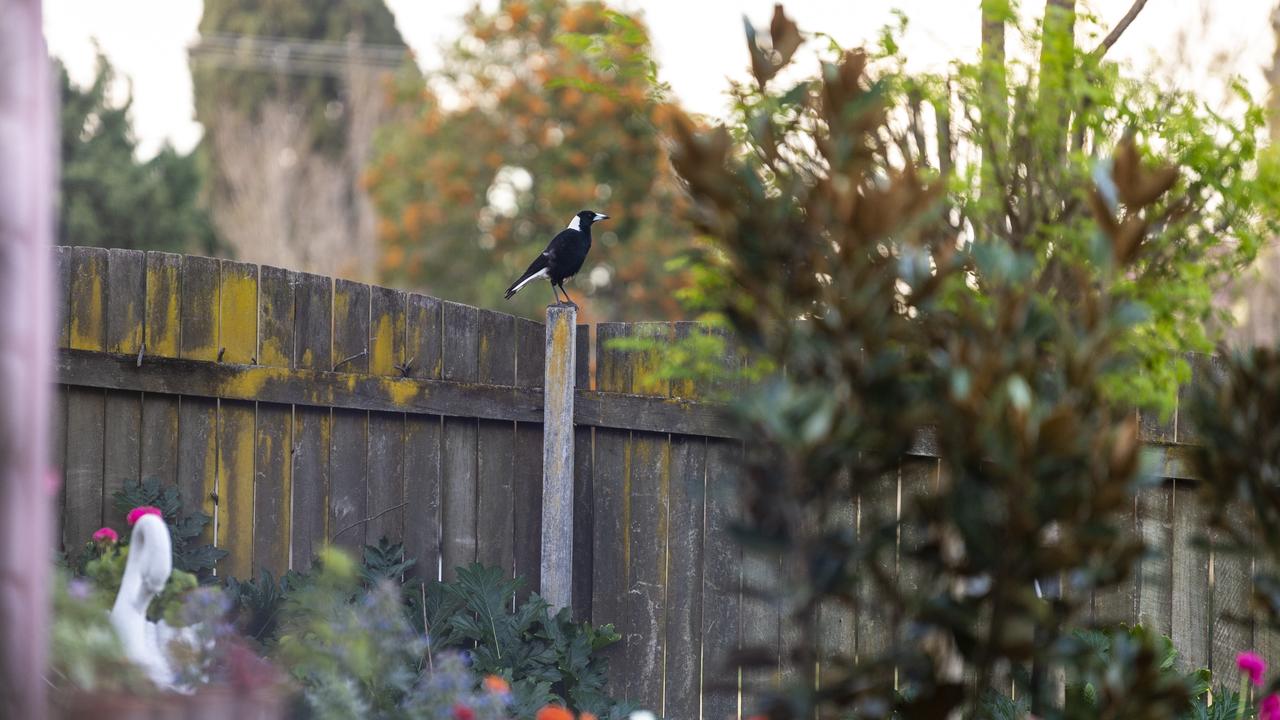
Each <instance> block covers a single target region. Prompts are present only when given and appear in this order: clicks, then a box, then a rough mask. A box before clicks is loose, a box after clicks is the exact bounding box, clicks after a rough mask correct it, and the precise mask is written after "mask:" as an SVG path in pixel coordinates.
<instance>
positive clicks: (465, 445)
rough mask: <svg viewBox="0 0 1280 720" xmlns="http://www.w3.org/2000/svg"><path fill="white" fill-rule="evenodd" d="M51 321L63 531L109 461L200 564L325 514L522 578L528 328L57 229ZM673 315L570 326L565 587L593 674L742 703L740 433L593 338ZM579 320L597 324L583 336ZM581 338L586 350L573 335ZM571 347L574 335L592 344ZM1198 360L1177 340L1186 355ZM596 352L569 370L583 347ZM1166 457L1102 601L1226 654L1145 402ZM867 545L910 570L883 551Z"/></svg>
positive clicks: (536, 429)
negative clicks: (145, 490)
mask: <svg viewBox="0 0 1280 720" xmlns="http://www.w3.org/2000/svg"><path fill="white" fill-rule="evenodd" d="M57 257H58V268H59V271H60V273H61V277H62V283H61V285H60V286H59V287H60V289H61V301H62V302H63V303H64V309H65V312H64V313H63V317H64V318H65V322H64V324H63V326H62V328H61V331H60V338H61V340H60V345H61V348H62V349H61V350H60V355H59V378H58V379H59V383H60V385H59V392H58V395H57V402H58V406H57V408H55V417H56V419H57V423H56V427H55V447H54V453H55V456H56V458H57V462H58V464H59V465H60V466H61V467H62V468H63V470H64V473H63V475H64V483H63V491H62V495H61V510H62V528H63V529H62V541H63V545H64V547H65V548H67V549H69V550H73V551H74V550H75V549H76V548H78V547H80V546H81V544H82V543H83V542H84V541H85V540H86V539H87V538H88V537H89V535H90V534H91V533H92V532H93V531H94V530H95V529H97V528H98V527H99V526H101V525H112V526H114V527H116V528H117V529H122V528H123V525H124V522H123V518H122V517H120V516H119V514H118V513H116V512H115V511H114V510H113V509H112V507H111V502H110V497H111V493H112V492H114V491H115V490H116V489H118V488H120V487H122V486H123V485H124V484H126V483H133V482H138V481H139V480H140V479H144V478H158V479H160V480H162V481H164V482H167V483H176V484H177V485H178V486H179V487H180V488H182V490H183V492H184V495H185V497H186V498H187V499H188V501H189V502H200V503H202V504H203V506H204V509H205V511H206V512H208V513H209V514H210V515H212V516H213V517H214V518H215V523H214V524H213V526H212V527H211V528H210V530H209V540H210V541H212V542H214V543H216V544H217V545H219V546H221V547H224V548H226V549H227V550H228V551H229V553H230V554H229V556H228V557H227V559H226V560H225V561H224V563H223V564H222V566H221V568H220V572H221V573H226V574H230V575H233V576H237V577H244V576H248V575H249V574H251V573H255V574H256V573H257V571H259V570H261V569H267V570H271V571H272V572H273V573H277V574H278V573H280V572H281V571H283V570H285V569H287V568H290V567H293V568H305V567H307V566H308V565H309V563H310V562H311V559H312V557H313V554H314V553H315V551H316V550H317V549H318V548H319V547H320V546H321V544H323V543H324V542H326V541H332V542H335V543H338V544H340V545H346V546H349V547H354V546H358V545H360V544H362V543H365V542H374V541H376V540H377V539H378V538H379V537H381V536H384V535H385V536H387V537H389V538H391V539H394V540H399V541H403V542H404V543H405V545H406V547H407V549H408V552H409V554H410V555H411V556H412V557H414V558H417V560H418V571H419V572H421V573H422V574H423V575H424V576H427V577H438V576H439V575H438V574H443V576H446V577H447V576H450V575H451V574H452V568H454V567H456V566H458V565H460V564H465V563H468V562H472V561H480V562H484V563H487V564H492V565H499V566H501V567H503V568H505V569H507V570H508V572H510V573H512V574H515V575H520V576H523V577H525V578H527V579H528V580H529V587H531V588H537V587H538V581H539V578H538V571H539V561H540V558H539V557H538V555H539V552H540V550H539V547H540V543H539V537H540V532H541V521H540V513H541V507H542V502H541V492H542V484H541V483H542V477H541V476H542V427H541V421H542V396H541V392H540V386H541V383H542V380H543V358H544V355H543V352H544V328H543V326H542V325H541V324H539V323H535V322H532V321H528V320H524V319H521V318H515V317H512V316H509V315H503V314H500V313H496V312H491V311H487V310H480V309H477V308H472V307H467V306H464V305H459V304H455V303H451V302H447V301H441V300H437V299H435V298H430V297H426V296H422V295H418V294H414V293H406V292H401V291H397V290H390V289H387V288H381V287H375V286H370V285H365V284H361V283H356V282H350V281H347V280H341V279H336V280H335V279H330V278H327V277H320V276H316V275H310V274H306V273H298V272H291V271H286V270H281V269H278V268H273V267H266V266H262V267H259V266H257V265H250V264H244V263H237V262H231V261H225V260H213V259H209V258H201V257H191V256H177V255H170V254H164V253H145V254H144V253H140V252H136V251H128V250H109V251H108V250H101V249H93V248H59V249H58V256H57ZM697 331H699V330H698V328H696V326H694V325H693V324H690V323H632V324H623V323H601V324H599V325H597V326H596V327H595V328H594V333H593V332H592V328H589V327H587V326H579V328H578V333H577V340H578V342H577V361H576V362H577V378H576V384H577V387H578V390H577V391H576V396H575V399H574V406H575V412H574V419H575V425H576V429H575V431H574V432H575V448H576V450H575V463H574V464H575V469H574V486H575V499H574V520H573V525H574V527H573V536H574V538H573V556H574V569H573V570H574V572H573V577H574V581H573V588H572V598H573V607H574V611H575V613H576V614H577V615H578V616H579V617H582V618H590V619H592V620H593V621H594V622H596V623H606V622H609V623H614V625H615V626H616V627H617V628H618V629H619V631H620V632H621V633H622V634H623V636H624V640H623V642H622V643H621V644H620V645H619V646H617V647H615V648H614V649H612V650H610V651H609V652H610V653H612V656H611V657H612V659H611V662H612V673H611V683H612V686H613V687H612V689H613V691H614V692H615V693H616V694H617V695H620V696H625V697H627V698H629V699H631V700H633V701H635V702H637V703H639V704H641V705H643V706H645V707H649V708H652V709H654V710H655V711H659V712H660V714H661V715H662V716H664V717H668V718H676V719H678V720H685V719H688V718H699V717H702V718H709V719H715V720H720V719H722V718H726V717H739V716H740V715H742V714H743V711H749V710H750V703H751V700H752V698H751V697H750V696H749V695H746V696H743V697H740V694H739V692H738V690H739V687H740V685H739V672H738V670H737V669H736V668H731V667H726V666H725V665H724V663H723V662H722V659H723V658H725V657H726V656H727V655H728V654H729V652H730V651H732V650H733V649H734V648H736V647H738V646H739V645H741V644H748V645H757V644H767V645H770V646H772V647H776V648H778V663H777V666H776V668H775V669H774V670H772V671H770V672H767V673H763V675H762V676H760V677H755V676H749V677H747V678H746V681H747V684H746V685H743V686H742V687H744V688H747V689H748V690H749V689H750V688H751V687H756V686H757V685H756V683H758V682H765V683H767V682H770V681H777V680H779V679H783V678H786V677H787V676H789V675H790V673H791V671H790V669H789V668H788V667H787V666H786V663H784V662H783V660H782V658H784V657H786V656H787V655H788V648H789V647H791V646H792V645H794V643H795V642H796V639H795V637H794V636H793V635H792V634H791V633H790V632H789V631H788V624H787V623H785V622H782V617H783V616H784V614H785V609H784V608H781V607H779V606H778V605H777V604H775V603H773V602H771V601H769V600H767V599H762V598H761V597H760V596H759V595H757V594H754V593H751V592H743V590H742V589H743V587H744V583H745V585H746V586H747V587H752V586H756V585H761V584H764V585H768V584H770V583H773V582H780V581H782V575H783V569H782V568H780V567H778V566H777V565H776V564H773V563H770V562H766V561H763V560H761V559H760V558H757V557H753V556H751V555H747V556H745V557H744V556H743V554H742V552H741V550H740V549H739V547H738V546H737V545H736V544H735V543H734V542H732V541H731V540H730V539H729V538H728V537H727V536H726V534H725V532H724V527H725V525H726V523H727V522H728V521H729V520H730V519H731V518H732V517H733V516H734V515H735V514H736V512H737V510H736V506H735V504H734V503H735V499H734V497H735V496H734V494H733V493H732V492H730V490H731V488H732V485H733V481H734V475H735V473H736V472H737V464H736V458H737V457H738V456H739V454H740V452H741V440H739V439H735V438H733V437H730V433H729V432H728V430H727V427H726V425H725V424H724V423H723V422H722V421H721V419H720V415H719V413H718V412H717V410H716V408H715V407H712V406H709V405H708V404H705V403H699V402H698V401H697V396H698V391H699V388H697V387H694V386H692V385H690V384H687V383H683V384H678V385H671V386H661V387H654V386H652V385H649V384H646V385H644V386H643V387H642V385H641V383H640V382H639V379H640V378H641V377H643V376H645V370H646V368H645V367H644V362H645V360H644V358H643V356H641V355H637V354H628V353H623V352H619V351H617V350H614V349H613V348H611V347H610V346H609V345H608V341H609V340H610V339H611V338H615V337H624V336H628V335H634V334H639V333H644V334H648V335H655V334H656V335H659V336H675V335H679V334H682V333H689V332H697ZM593 334H594V343H593V342H592V336H593ZM593 347H594V355H593ZM593 359H594V362H592V360H593ZM1209 367H1210V366H1209V365H1207V364H1205V363H1199V364H1197V372H1205V371H1206V370H1207V369H1208V368H1209ZM592 368H594V377H592V373H591V369H592ZM1143 432H1144V436H1145V438H1146V440H1147V441H1148V443H1149V450H1150V451H1151V452H1152V453H1153V456H1154V457H1155V458H1156V460H1157V461H1158V462H1160V463H1161V465H1162V467H1163V473H1162V474H1163V476H1164V479H1163V480H1162V482H1161V483H1160V484H1159V485H1158V486H1155V487H1152V488H1151V489H1149V490H1145V491H1143V492H1142V494H1141V495H1140V496H1139V497H1138V498H1137V500H1136V502H1135V505H1134V508H1133V513H1132V519H1133V532H1135V533H1139V534H1141V535H1142V536H1143V537H1144V538H1145V539H1146V540H1147V541H1148V543H1149V544H1150V545H1151V547H1153V548H1155V552H1154V553H1153V554H1152V555H1151V556H1150V557H1149V558H1147V559H1145V560H1144V561H1143V564H1142V572H1141V573H1139V574H1138V575H1137V576H1136V577H1135V578H1133V580H1132V581H1131V582H1130V583H1129V584H1128V585H1127V586H1126V587H1124V588H1123V589H1122V590H1119V591H1115V592H1111V593H1107V594H1105V595H1101V594H1100V595H1099V596H1098V597H1096V598H1094V600H1093V603H1092V613H1093V615H1094V617H1095V618H1096V619H1099V620H1115V621H1125V622H1135V621H1141V622H1144V623H1147V624H1150V625H1151V626H1153V627H1155V628H1158V629H1159V630H1161V631H1162V632H1164V633H1167V634H1170V635H1171V636H1172V637H1173V638H1174V641H1175V643H1176V644H1177V647H1178V649H1179V650H1180V651H1181V652H1182V653H1183V661H1184V664H1185V665H1186V666H1188V667H1201V666H1210V667H1213V668H1225V667H1230V664H1231V662H1232V659H1233V657H1234V653H1235V652H1236V651H1238V650H1241V649H1246V648H1250V647H1255V648H1258V649H1260V650H1261V651H1262V652H1264V653H1266V654H1267V656H1268V657H1276V656H1280V641H1277V638H1276V637H1274V636H1273V635H1272V634H1271V633H1266V632H1262V631H1261V630H1259V631H1257V632H1255V631H1254V629H1253V628H1251V627H1249V626H1248V625H1241V624H1237V623H1233V622H1229V621H1226V620H1224V618H1227V617H1230V616H1232V615H1235V614H1239V613H1242V612H1243V611H1244V610H1245V609H1246V607H1247V602H1248V595H1249V592H1250V580H1249V577H1250V570H1251V566H1252V561H1251V560H1250V559H1249V558H1242V557H1240V556H1236V555H1227V554H1223V553H1215V552H1213V550H1212V549H1209V550H1203V549H1199V548H1197V547H1195V546H1193V545H1192V543H1191V539H1192V537H1193V536H1194V535H1195V534H1196V533H1197V532H1198V531H1199V530H1200V528H1201V527H1202V524H1203V518H1202V516H1201V515H1200V514H1199V513H1200V511H1199V508H1198V506H1197V504H1196V503H1195V502H1192V501H1191V500H1190V493H1191V491H1192V486H1193V484H1194V482H1195V481H1194V478H1192V477H1191V476H1190V473H1189V472H1188V470H1187V463H1186V462H1185V461H1184V459H1185V451H1186V447H1185V446H1186V444H1187V443H1192V442H1194V440H1195V437H1194V431H1193V429H1191V428H1189V427H1187V425H1186V423H1185V421H1183V420H1182V418H1181V416H1180V415H1179V416H1175V417H1174V418H1173V419H1172V420H1171V421H1170V422H1169V423H1165V424H1161V423H1159V422H1156V421H1153V420H1151V419H1148V418H1143ZM939 471H940V465H939V462H938V459H937V457H936V453H935V452H934V451H933V450H932V449H931V447H930V443H928V442H927V438H926V439H925V441H922V442H920V443H918V446H917V448H916V449H915V450H914V451H913V454H912V455H911V456H909V457H907V458H904V460H903V462H902V464H901V466H900V468H899V470H898V472H897V473H895V474H892V475H891V476H889V477H886V478H884V479H883V482H881V483H880V484H879V486H878V487H877V488H876V490H875V491H874V492H872V493H870V494H869V495H868V496H864V497H861V498H858V499H857V500H856V501H854V502H852V503H850V504H849V506H848V507H847V508H845V517H846V519H847V521H848V522H849V523H850V524H851V525H853V526H854V527H855V528H856V527H857V526H858V524H859V518H860V517H862V516H863V515H865V513H867V512H870V511H873V510H874V511H876V512H887V513H889V514H893V513H895V512H897V511H898V510H897V509H898V508H900V507H902V505H903V504H904V503H906V502H909V501H910V497H911V495H912V494H913V493H918V492H925V491H927V490H928V489H929V488H930V487H931V486H933V485H934V484H935V483H937V482H938V480H939ZM890 570H891V571H892V572H909V569H908V568H898V567H897V563H896V561H894V567H892V568H890ZM873 605H874V604H868V605H867V606H866V612H863V613H855V612H853V611H851V610H849V609H847V608H823V609H822V611H821V612H820V616H819V618H818V623H819V627H820V628H821V629H822V632H821V633H819V634H820V635H821V638H822V643H823V647H821V648H818V654H819V657H820V658H821V657H824V656H828V655H830V654H831V653H837V652H838V653H841V654H857V655H862V656H866V655H869V654H872V653H874V652H875V651H876V650H877V649H878V648H882V647H885V646H886V644H887V642H888V641H889V638H890V637H891V633H892V632H893V629H892V624H891V623H890V622H889V621H888V620H889V612H888V610H887V609H885V608H881V607H874V606H873Z"/></svg>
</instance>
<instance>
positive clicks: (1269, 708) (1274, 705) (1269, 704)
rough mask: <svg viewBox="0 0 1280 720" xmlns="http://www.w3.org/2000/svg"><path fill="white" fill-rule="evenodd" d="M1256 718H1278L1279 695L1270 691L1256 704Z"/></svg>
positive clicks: (1279, 717)
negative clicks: (1260, 703) (1258, 704)
mask: <svg viewBox="0 0 1280 720" xmlns="http://www.w3.org/2000/svg"><path fill="white" fill-rule="evenodd" d="M1258 720H1280V695H1276V694H1275V693H1272V694H1270V695H1268V696H1266V697H1265V698H1263V699H1262V705H1260V706H1258Z"/></svg>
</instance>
